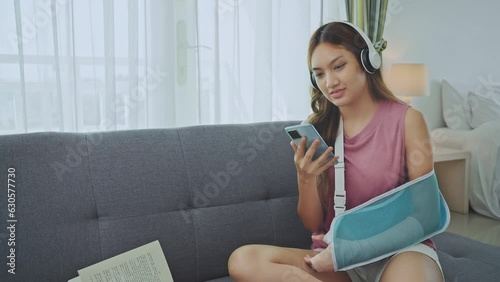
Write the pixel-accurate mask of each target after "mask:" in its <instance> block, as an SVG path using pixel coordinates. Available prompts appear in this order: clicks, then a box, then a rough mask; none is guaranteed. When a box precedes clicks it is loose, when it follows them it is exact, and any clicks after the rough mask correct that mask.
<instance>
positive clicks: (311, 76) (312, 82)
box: [309, 72, 321, 91]
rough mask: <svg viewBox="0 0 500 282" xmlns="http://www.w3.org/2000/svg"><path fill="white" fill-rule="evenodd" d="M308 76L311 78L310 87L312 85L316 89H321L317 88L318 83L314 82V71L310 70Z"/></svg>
mask: <svg viewBox="0 0 500 282" xmlns="http://www.w3.org/2000/svg"><path fill="white" fill-rule="evenodd" d="M309 77H310V78H311V85H312V87H314V88H315V89H316V90H318V91H321V90H319V87H318V84H316V77H314V73H313V72H311V75H310V76H309Z"/></svg>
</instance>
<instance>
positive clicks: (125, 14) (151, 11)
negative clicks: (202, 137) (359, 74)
mask: <svg viewBox="0 0 500 282" xmlns="http://www.w3.org/2000/svg"><path fill="white" fill-rule="evenodd" d="M339 5H342V3H339V1H337V0H331V1H328V0H308V1H305V0H272V1H269V0H198V1H196V0H144V1H138V0H137V1H136V0H104V1H103V0H78V1H76V0H75V1H71V0H21V1H18V0H11V1H2V2H1V3H0V16H1V18H2V25H1V26H0V33H1V34H3V35H4V36H1V37H0V104H1V110H0V134H12V133H25V132H37V131H64V132H85V131H102V130H122V129H138V128H159V127H162V128H166V127H179V126H189V125H199V124H220V123H248V122H259V121H270V120H290V119H303V118H305V117H306V116H307V115H308V113H309V111H310V110H309V92H308V91H309V85H308V83H309V82H308V70H307V64H306V55H307V44H308V40H309V36H310V35H311V33H312V32H313V31H314V30H315V29H316V28H317V27H318V26H319V25H320V24H321V23H322V22H327V21H331V20H334V19H340V18H345V15H343V14H345V12H343V11H344V9H343V8H340V7H339Z"/></svg>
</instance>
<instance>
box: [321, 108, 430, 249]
mask: <svg viewBox="0 0 500 282" xmlns="http://www.w3.org/2000/svg"><path fill="white" fill-rule="evenodd" d="M408 108H409V106H408V105H406V104H401V103H396V102H392V101H388V100H382V101H380V102H379V105H378V108H377V111H376V113H375V115H374V116H373V118H372V120H371V121H370V122H369V123H368V125H367V126H366V127H365V128H363V130H361V132H359V133H358V134H357V135H355V136H351V137H350V138H349V137H347V136H345V135H344V159H345V189H346V198H347V202H346V209H347V210H348V209H351V208H353V207H356V206H358V205H360V204H362V203H364V202H366V201H368V200H370V199H371V198H373V197H376V196H378V195H380V194H383V193H385V192H387V191H389V190H391V189H393V188H396V187H398V186H400V185H401V184H403V183H405V182H407V181H408V171H407V167H406V148H405V116H406V111H407V110H408ZM328 181H329V183H330V190H329V195H328V201H329V202H328V212H327V215H326V217H325V219H324V221H323V226H322V228H321V229H322V230H318V231H317V232H315V233H326V232H327V231H328V230H330V224H331V222H332V220H333V218H334V217H335V211H334V209H333V191H334V190H335V187H334V186H335V169H334V168H333V167H332V168H331V169H330V170H329V171H328ZM424 243H425V244H426V245H428V246H430V247H432V248H434V249H435V246H434V244H433V243H432V241H430V240H427V241H425V242H424ZM324 247H326V244H325V243H324V242H323V241H313V244H312V248H313V249H315V248H324Z"/></svg>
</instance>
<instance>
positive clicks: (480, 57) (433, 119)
mask: <svg viewBox="0 0 500 282" xmlns="http://www.w3.org/2000/svg"><path fill="white" fill-rule="evenodd" d="M389 2H390V3H389V8H388V14H389V16H388V18H387V21H386V26H385V32H384V39H386V40H387V41H388V45H387V49H386V50H385V51H384V52H383V58H384V73H387V72H388V71H389V70H390V65H391V64H393V63H425V64H427V67H428V71H429V83H430V93H431V94H430V96H428V97H417V98H413V100H412V105H413V106H414V107H415V108H417V109H419V110H420V111H422V112H423V113H424V116H425V118H426V121H427V124H428V126H429V128H430V129H434V128H437V127H442V126H445V124H444V120H443V118H442V114H441V96H440V81H441V79H443V78H446V79H449V80H451V81H457V82H462V83H465V84H468V85H476V84H477V83H479V78H481V77H482V78H485V79H487V78H488V76H492V77H493V80H494V81H496V82H500V1H497V0H478V1H471V0H418V1H415V0H389Z"/></svg>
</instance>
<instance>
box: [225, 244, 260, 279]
mask: <svg viewBox="0 0 500 282" xmlns="http://www.w3.org/2000/svg"><path fill="white" fill-rule="evenodd" d="M258 261H259V254H258V247H257V246H256V245H246V246H242V247H239V248H237V249H236V250H234V251H233V253H232V254H231V256H230V257H229V260H228V263H227V268H228V271H229V275H230V276H231V277H232V278H233V279H244V278H245V277H248V276H249V275H252V272H253V269H254V268H255V263H256V262H258Z"/></svg>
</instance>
